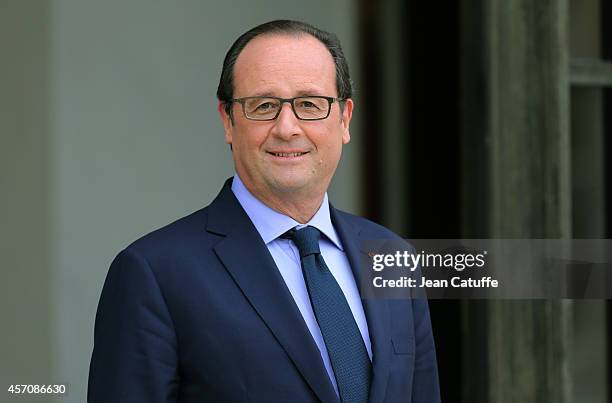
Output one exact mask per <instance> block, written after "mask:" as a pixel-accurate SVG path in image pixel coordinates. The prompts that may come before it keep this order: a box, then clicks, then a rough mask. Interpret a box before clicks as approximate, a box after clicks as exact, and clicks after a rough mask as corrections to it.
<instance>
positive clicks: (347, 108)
mask: <svg viewBox="0 0 612 403" xmlns="http://www.w3.org/2000/svg"><path fill="white" fill-rule="evenodd" d="M353 106H354V105H353V100H352V99H351V98H349V99H347V100H346V101H344V110H343V111H342V121H341V122H340V123H341V124H342V144H347V143H348V142H349V141H351V133H350V131H349V126H350V124H351V119H352V118H353Z"/></svg>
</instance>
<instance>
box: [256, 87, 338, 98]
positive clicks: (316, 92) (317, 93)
mask: <svg viewBox="0 0 612 403" xmlns="http://www.w3.org/2000/svg"><path fill="white" fill-rule="evenodd" d="M250 96H251V97H277V98H281V97H279V96H277V95H275V94H274V93H272V92H270V91H266V92H260V93H256V94H255V95H250ZM295 96H296V97H310V96H317V97H321V96H329V95H323V94H320V91H319V90H314V89H309V90H300V91H298V92H297V93H296V95H295ZM291 98H293V97H291Z"/></svg>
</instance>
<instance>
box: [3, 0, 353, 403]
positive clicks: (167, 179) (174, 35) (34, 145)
mask: <svg viewBox="0 0 612 403" xmlns="http://www.w3.org/2000/svg"><path fill="white" fill-rule="evenodd" d="M34 3H35V5H32V4H34ZM264 6H265V7H264ZM355 13H356V10H355V9H354V2H351V1H350V0H342V1H335V2H329V1H323V0H315V1H311V2H301V1H280V0H271V1H266V2H253V1H236V0H229V1H223V2H206V1H196V0H180V1H172V2H170V1H162V0H122V1H119V0H107V1H93V0H48V1H39V2H21V1H19V0H11V1H7V2H3V4H2V8H1V9H0V18H1V20H0V23H1V24H0V25H2V28H0V29H2V30H3V31H9V32H3V35H0V37H1V38H2V39H0V41H2V42H1V43H3V44H4V42H9V43H11V44H17V45H19V46H16V47H15V48H14V49H13V51H12V52H13V53H12V54H9V56H12V60H13V61H14V63H13V64H11V65H10V66H8V67H7V66H6V64H4V62H3V63H0V65H3V64H4V66H3V67H1V69H2V70H0V72H1V73H2V76H3V77H2V79H3V82H4V80H6V79H7V77H9V76H10V77H13V76H15V75H17V76H20V77H21V81H19V82H13V81H12V79H11V83H13V84H14V85H13V86H12V87H10V89H11V91H10V92H4V91H3V92H0V102H2V103H1V104H0V105H4V106H6V105H10V106H11V109H10V115H11V116H10V119H4V118H3V119H1V120H0V133H1V135H2V144H3V147H1V148H0V161H1V162H0V164H2V165H1V167H2V168H3V169H2V171H3V172H2V173H1V175H2V176H1V178H2V193H3V197H2V202H1V203H2V204H0V206H1V211H2V217H3V220H4V219H5V218H6V221H4V222H5V223H8V225H6V224H4V226H3V229H2V230H1V232H0V234H2V238H0V241H3V242H2V244H3V246H4V245H8V247H7V250H5V249H0V250H1V252H2V267H1V269H2V274H3V275H8V280H9V281H8V282H3V286H2V294H3V302H5V303H6V304H2V305H4V306H3V308H2V314H3V319H5V318H9V320H10V321H11V322H12V326H11V322H9V326H4V325H3V329H4V328H7V329H9V331H8V332H7V333H5V334H3V336H2V343H0V344H1V345H2V353H3V354H2V357H0V361H3V362H2V364H0V365H1V366H2V367H1V368H2V372H0V375H2V379H3V380H4V379H8V378H6V377H5V375H11V376H13V377H15V380H14V381H15V382H24V383H25V382H29V383H49V382H64V383H68V384H69V394H68V396H67V398H65V399H63V400H62V401H65V402H75V403H76V402H83V401H85V393H86V384H87V371H88V365H89V359H90V355H91V349H92V338H93V321H94V314H95V309H96V306H97V302H98V298H99V295H100V291H101V287H102V284H103V281H104V277H105V275H106V272H107V270H108V266H109V264H110V262H111V260H112V258H113V257H114V255H115V254H116V253H117V252H118V251H119V250H120V249H121V248H123V247H124V246H126V245H127V244H128V243H130V242H131V241H133V240H134V239H136V238H138V237H139V236H141V235H143V234H145V233H147V232H149V231H151V230H153V229H155V228H157V227H160V226H162V225H164V224H166V223H169V222H171V221H173V220H175V219H177V218H179V217H181V216H183V215H185V214H187V213H189V212H191V211H194V210H196V209H199V208H201V207H203V206H204V205H206V204H208V203H209V202H210V201H211V200H212V198H213V197H214V196H215V195H216V194H217V192H218V190H219V188H220V187H221V185H222V183H223V181H224V180H225V179H226V178H227V177H229V176H231V174H232V172H233V170H232V164H231V155H230V151H229V148H228V147H227V145H226V144H225V143H224V141H223V132H222V128H221V124H220V123H219V122H218V117H217V115H216V98H215V91H216V86H217V82H218V77H219V72H220V68H221V63H222V60H223V56H224V54H225V52H226V50H227V48H228V47H229V46H230V45H231V43H232V42H233V41H234V39H235V38H236V37H237V36H238V35H239V34H241V33H242V32H244V31H246V30H247V29H249V28H251V27H253V26H255V25H257V24H259V23H262V22H265V21H267V20H271V19H275V18H290V19H300V20H304V21H307V22H310V23H313V24H315V25H317V26H319V27H321V28H323V29H326V30H330V31H333V32H336V33H337V34H338V36H339V37H340V39H341V41H342V42H343V45H344V47H345V51H346V53H347V56H348V57H349V63H350V64H351V66H352V68H353V71H352V72H353V75H354V79H355V81H356V82H357V83H358V82H359V77H358V76H359V73H358V71H357V67H358V66H357V53H356V49H355V44H356V39H355V34H356V29H355V28H354V27H355V25H356V15H355ZM24 15H25V17H27V18H25V17H24ZM19 18H21V19H22V21H18V19H19ZM23 18H25V20H23ZM4 33H6V34H7V35H4ZM7 38H10V39H7ZM28 55H29V56H28ZM15 98H16V99H17V101H15V100H14V99H15ZM357 102H358V99H357ZM358 106H359V104H358V103H357V110H356V113H357V114H358V113H359V112H360V111H359V107H358ZM2 109H4V108H2ZM358 126H359V122H358V119H357V121H355V125H354V127H353V129H354V130H353V133H352V134H353V140H354V141H353V142H352V143H351V144H350V145H349V146H348V148H346V149H345V155H344V158H345V159H344V161H343V163H342V164H341V167H340V170H339V172H338V175H337V177H336V179H335V181H334V184H333V190H332V191H331V197H332V200H333V201H334V202H335V204H336V205H337V206H339V207H342V208H345V209H348V210H351V211H358V209H359V207H360V206H359V203H358V198H357V195H358V194H359V193H358V192H359V189H358V184H359V178H358V176H357V175H356V174H355V173H356V172H357V171H358V169H359V167H358V166H357V163H356V156H357V154H358V152H359V150H358V147H359V130H358ZM21 190H22V191H21ZM5 191H6V193H5ZM7 196H8V197H7ZM5 216H6V217H5ZM9 249H10V250H9ZM7 305H10V306H13V307H17V308H18V309H19V310H20V311H21V312H23V313H25V314H27V315H28V316H29V318H28V320H25V319H24V318H23V317H21V318H20V316H21V315H18V314H17V313H15V312H12V311H11V309H9V308H8V307H7ZM19 321H21V322H19ZM3 332H4V330H3ZM5 350H6V351H5Z"/></svg>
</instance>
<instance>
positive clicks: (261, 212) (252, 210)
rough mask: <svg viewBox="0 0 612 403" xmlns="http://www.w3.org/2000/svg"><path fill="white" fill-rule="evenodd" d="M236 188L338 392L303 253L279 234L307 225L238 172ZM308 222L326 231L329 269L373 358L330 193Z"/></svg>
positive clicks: (323, 240) (322, 243) (323, 246)
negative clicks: (266, 199) (259, 194)
mask: <svg viewBox="0 0 612 403" xmlns="http://www.w3.org/2000/svg"><path fill="white" fill-rule="evenodd" d="M232 192H234V195H235V196H236V198H237V199H238V202H239V203H240V205H241V206H242V208H243V209H244V211H246V213H247V215H248V216H249V218H250V219H251V222H253V224H254V225H255V228H256V229H257V232H259V235H260V236H261V238H262V239H263V241H264V243H265V244H266V246H267V247H268V250H269V251H270V254H271V255H272V258H273V259H274V262H275V263H276V267H278V270H279V271H280V274H281V276H282V277H283V279H284V280H285V284H286V285H287V288H289V292H291V295H292V296H293V299H294V300H295V303H296V304H297V306H298V308H299V310H300V313H301V314H302V317H303V318H304V321H305V322H306V325H307V326H308V330H310V334H312V337H313V339H314V341H315V343H317V346H318V347H319V351H320V352H321V358H322V359H323V364H325V369H326V370H327V373H328V375H329V378H330V379H331V381H332V383H333V385H334V389H336V393H338V385H337V384H336V378H335V376H334V371H333V368H332V365H331V362H330V360H329V355H328V353H327V348H326V347H325V341H324V340H323V335H322V334H321V329H319V324H318V323H317V319H316V317H315V314H314V312H313V310H312V305H311V304H310V298H309V297H308V289H307V288H306V283H305V282H304V277H303V275H302V266H301V263H300V254H299V252H298V250H297V247H296V246H295V245H294V244H293V242H292V241H291V240H289V239H283V238H279V237H280V236H281V235H283V234H284V233H285V232H287V231H288V230H290V229H291V228H294V227H296V226H299V227H303V226H304V225H302V224H300V223H298V222H297V221H295V220H294V219H293V218H291V217H288V216H286V215H284V214H281V213H279V212H277V211H274V210H272V209H271V208H270V207H268V206H266V205H265V204H264V203H262V202H261V201H260V200H259V199H257V198H256V197H255V196H253V195H252V194H251V192H249V191H248V189H247V188H246V187H245V186H244V184H243V183H242V181H241V180H240V177H239V176H238V175H234V180H233V182H232ZM305 225H312V226H313V227H316V228H317V229H318V230H319V231H321V233H322V234H324V235H325V236H322V237H321V240H320V241H319V246H320V249H321V254H322V255H323V259H325V263H326V264H327V267H329V270H330V271H331V273H332V274H333V275H334V278H335V279H336V281H337V282H338V285H340V288H341V289H342V292H343V293H344V297H345V298H346V301H347V302H348V304H349V307H350V308H351V311H352V312H353V317H354V318H355V322H356V323H357V326H358V327H359V331H360V332H361V337H362V338H363V342H364V344H365V346H366V349H367V350H368V355H369V356H370V361H371V360H372V346H371V343H370V334H369V332H368V323H367V322H366V317H365V313H364V312H363V306H362V305H361V298H360V297H359V290H358V288H357V284H356V283H355V278H354V277H353V273H352V271H351V266H350V264H349V261H348V259H347V257H346V254H345V253H344V249H343V248H342V243H341V242H340V238H339V237H338V234H337V233H336V230H335V229H334V226H333V225H332V222H331V217H330V215H329V202H328V199H327V193H326V194H325V197H324V198H323V203H322V204H321V207H320V208H319V210H318V211H317V212H316V214H315V215H314V217H312V219H311V220H310V221H309V222H308V223H307V224H305Z"/></svg>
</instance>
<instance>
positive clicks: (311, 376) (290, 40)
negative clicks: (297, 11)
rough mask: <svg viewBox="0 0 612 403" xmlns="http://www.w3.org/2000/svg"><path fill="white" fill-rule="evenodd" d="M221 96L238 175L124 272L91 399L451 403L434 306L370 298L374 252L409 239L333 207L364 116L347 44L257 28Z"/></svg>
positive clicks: (227, 66) (310, 31)
mask: <svg viewBox="0 0 612 403" xmlns="http://www.w3.org/2000/svg"><path fill="white" fill-rule="evenodd" d="M217 95H218V98H219V106H218V110H219V115H220V116H221V120H222V122H223V127H224V130H225V140H226V142H227V143H228V144H230V146H231V150H232V151H231V152H232V155H233V158H234V164H235V169H236V175H235V176H234V177H233V178H232V179H230V180H228V181H227V182H226V184H225V186H224V188H223V189H222V190H221V193H220V194H219V195H218V196H217V198H216V199H215V200H214V201H213V202H212V204H211V205H210V206H208V207H206V208H204V209H202V210H200V211H197V212H195V213H193V214H192V215H190V216H187V217H185V218H183V219H181V220H179V221H177V222H175V223H173V224H170V225H169V226H167V227H165V228H162V229H160V230H157V231H155V232H153V233H151V234H149V235H147V236H145V237H143V238H142V239H140V240H138V241H136V242H135V243H133V244H132V245H130V246H128V247H127V248H126V249H125V250H123V251H122V252H121V253H120V254H119V255H118V256H117V258H116V259H115V260H114V262H113V264H112V265H111V268H110V270H109V274H108V276H107V279H106V282H105V285H104V289H103V292H102V296H101V299H100V304H99V307H98V313H97V317H96V328H95V340H94V351H93V356H92V361H91V367H90V376H89V391H88V400H89V401H90V402H319V401H321V402H340V401H341V402H345V403H346V402H366V401H369V402H428V403H429V402H437V401H439V391H438V380H437V369H436V361H435V349H434V344H433V338H432V334H431V326H430V322H429V313H428V308H427V302H426V301H425V300H413V301H410V300H396V301H386V300H361V298H360V295H359V291H358V287H357V281H358V276H359V272H358V269H359V267H358V263H357V262H358V261H359V259H360V254H361V253H363V252H362V251H361V250H360V247H361V240H365V239H380V238H392V239H396V238H397V236H396V235H394V234H393V233H391V232H390V231H388V230H386V229H384V228H382V227H380V226H378V225H376V224H374V223H372V222H369V221H367V220H365V219H362V218H358V217H355V216H352V215H349V214H346V213H343V212H340V211H338V210H336V209H334V208H333V207H332V206H330V204H329V202H328V200H327V194H326V191H327V188H328V186H329V183H330V181H331V179H332V176H333V174H334V171H335V170H336V166H337V164H338V161H339V159H340V154H341V151H342V146H343V145H344V144H346V143H348V142H349V140H350V133H349V124H350V121H351V116H352V112H353V101H352V99H351V84H350V78H349V72H348V66H347V64H346V60H345V58H344V55H343V53H342V49H341V47H340V44H339V42H338V40H337V39H336V37H335V36H334V35H332V34H329V33H326V32H323V31H320V30H318V29H316V28H314V27H312V26H310V25H307V24H304V23H300V22H294V21H272V22H269V23H267V24H263V25H261V26H258V27H256V28H254V29H252V30H250V31H249V32H247V33H245V34H244V35H242V36H241V37H240V38H239V39H238V40H237V41H236V42H235V43H234V45H233V46H232V47H231V48H230V50H229V51H228V53H227V55H226V58H225V61H224V65H223V71H222V74H221V80H220V83H219V89H218V92H217Z"/></svg>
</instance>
